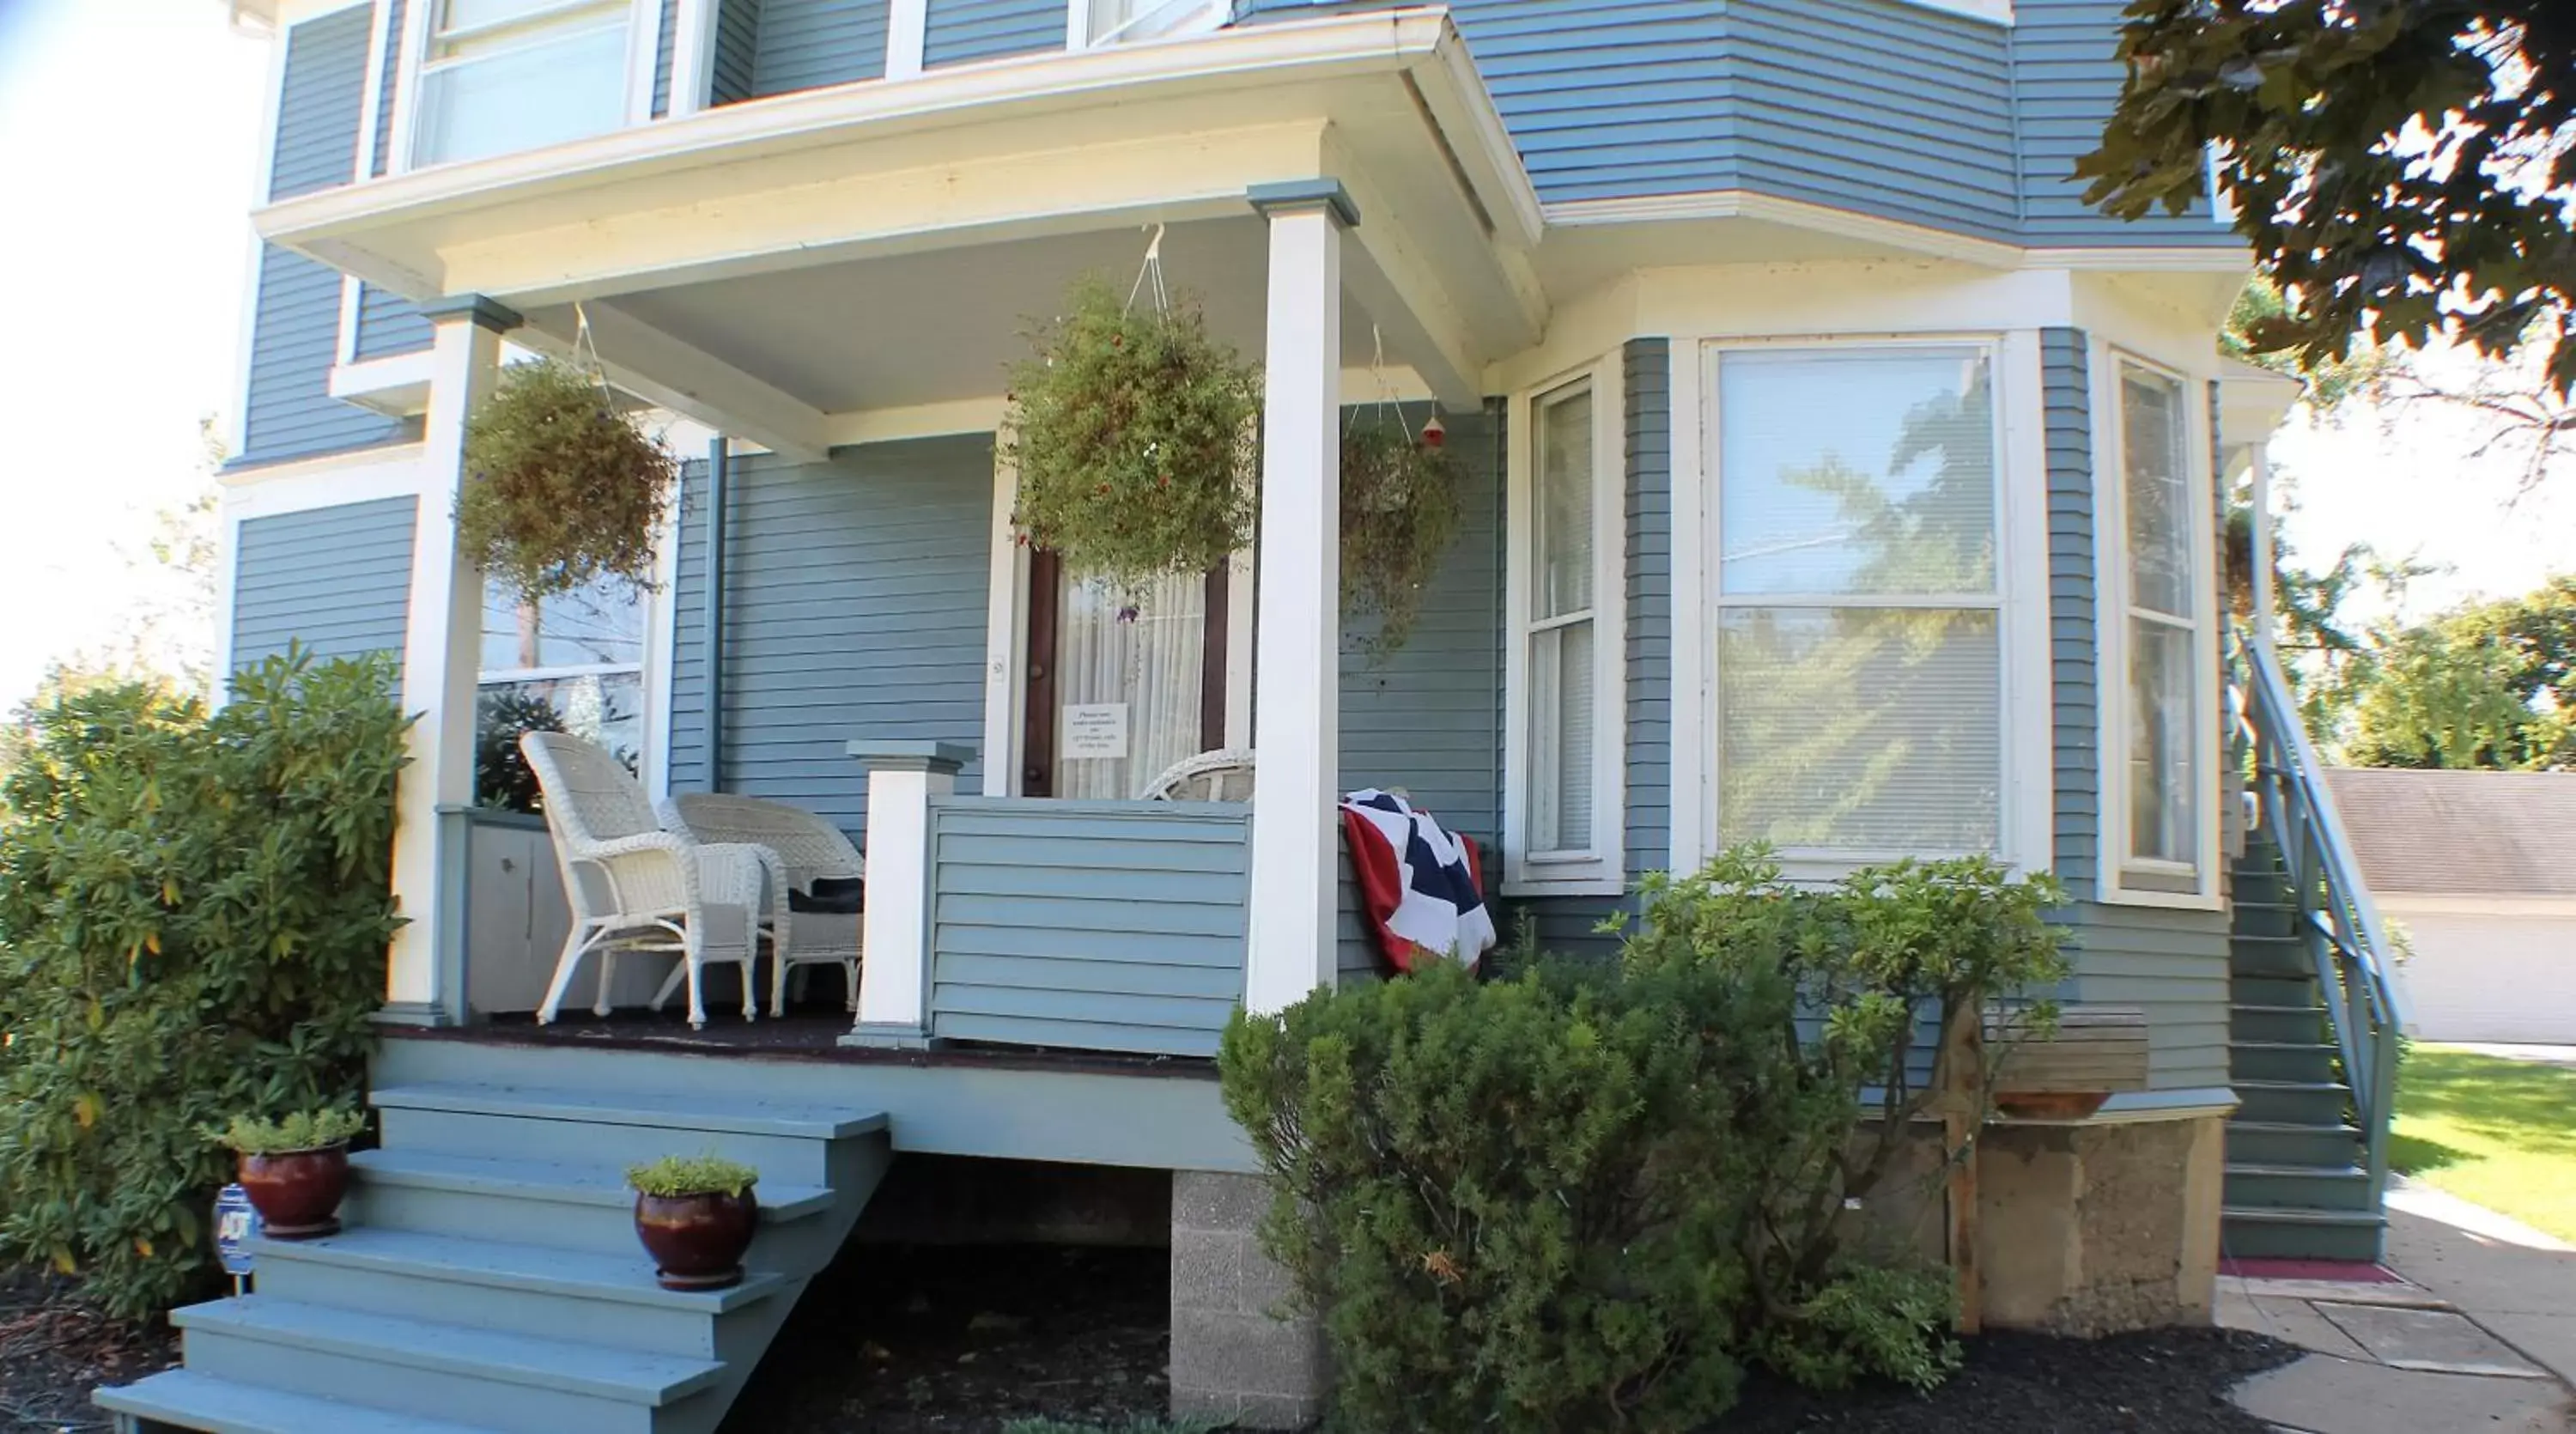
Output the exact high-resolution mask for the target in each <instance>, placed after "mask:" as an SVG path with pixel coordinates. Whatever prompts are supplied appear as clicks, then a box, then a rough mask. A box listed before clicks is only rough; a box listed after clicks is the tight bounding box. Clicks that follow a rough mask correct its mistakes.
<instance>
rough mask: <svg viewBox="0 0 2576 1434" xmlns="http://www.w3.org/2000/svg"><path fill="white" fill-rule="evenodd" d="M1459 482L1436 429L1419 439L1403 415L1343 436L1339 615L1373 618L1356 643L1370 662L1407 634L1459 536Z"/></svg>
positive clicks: (1379, 418) (1377, 417) (1370, 419)
mask: <svg viewBox="0 0 2576 1434" xmlns="http://www.w3.org/2000/svg"><path fill="white" fill-rule="evenodd" d="M1461 482H1462V475H1461V473H1460V469H1459V464H1458V460H1457V458H1456V457H1455V456H1454V455H1453V454H1451V453H1450V452H1449V451H1448V449H1447V448H1445V447H1444V446H1442V440H1441V434H1440V430H1439V429H1438V428H1437V427H1436V426H1432V427H1426V428H1425V430H1424V432H1423V433H1422V435H1421V436H1420V437H1418V438H1417V437H1416V436H1415V435H1413V434H1412V433H1410V432H1408V431H1406V428H1405V425H1404V422H1403V418H1402V415H1401V414H1388V413H1386V412H1384V411H1383V410H1381V411H1380V412H1379V413H1377V414H1373V415H1369V416H1365V417H1361V418H1359V419H1357V420H1356V421H1355V422H1353V423H1352V424H1351V426H1350V427H1349V429H1348V430H1347V431H1346V432H1345V433H1344V434H1343V435H1342V615H1343V617H1344V618H1346V619H1356V618H1363V617H1371V616H1374V617H1375V618H1376V619H1377V628H1376V631H1375V632H1373V633H1371V634H1369V635H1366V636H1363V637H1361V638H1360V639H1359V640H1358V644H1359V647H1360V649H1361V651H1363V652H1364V653H1366V654H1367V655H1368V656H1369V658H1370V659H1371V660H1372V661H1374V660H1377V659H1381V658H1383V657H1385V656H1386V655H1387V654H1388V653H1391V652H1393V651H1395V650H1396V649H1397V648H1399V647H1402V646H1403V645H1404V643H1405V639H1406V638H1408V637H1411V636H1412V635H1413V622H1414V619H1415V618H1416V617H1418V616H1419V615H1420V614H1421V611H1422V595H1423V593H1424V592H1425V591H1426V590H1427V589H1428V588H1429V586H1430V583H1431V578H1432V575H1433V574H1434V573H1436V572H1437V571H1439V567H1440V559H1441V556H1442V555H1443V554H1444V553H1446V552H1448V551H1449V544H1450V543H1451V541H1453V540H1454V539H1455V538H1456V537H1457V536H1458V524H1459V521H1460V519H1461V518H1462V517H1463V515H1464V512H1463V503H1462V500H1461V498H1460V486H1461Z"/></svg>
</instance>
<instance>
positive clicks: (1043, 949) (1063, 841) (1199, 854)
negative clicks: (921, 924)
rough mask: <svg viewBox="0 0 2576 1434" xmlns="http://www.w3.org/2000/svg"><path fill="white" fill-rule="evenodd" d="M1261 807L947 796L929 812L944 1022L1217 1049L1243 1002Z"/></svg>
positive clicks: (1046, 1041)
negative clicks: (1255, 826)
mask: <svg viewBox="0 0 2576 1434" xmlns="http://www.w3.org/2000/svg"><path fill="white" fill-rule="evenodd" d="M1250 848H1251V809H1250V808H1248V807H1245V806H1240V805H1231V804H1225V803H1213V802H1211V803H1197V802H1055V801H1027V800H1020V799H1012V798H991V797H945V798H939V799H936V800H934V801H933V802H932V803H931V807H930V849H931V860H930V885H931V892H930V948H931V949H930V958H931V991H930V1029H931V1034H932V1035H934V1036H938V1037H944V1038H947V1039H951V1040H971V1041H993V1042H999V1043H1005V1044H1010V1045H1030V1046H1050V1047H1056V1048H1060V1049H1074V1050H1097V1051H1118V1052H1125V1053H1133V1054H1144V1055H1187V1056H1212V1055H1214V1054H1216V1048H1217V1040H1218V1037H1219V1036H1220V1035H1221V1034H1222V1033H1223V1032H1224V1030H1225V1024H1226V1021H1227V1019H1228V1018H1229V1017H1231V1016H1232V1015H1233V1013H1234V1009H1235V1007H1236V1006H1238V1005H1240V1004H1242V1001H1243V963H1244V932H1245V923H1246V920H1247V914H1248V909H1249V901H1250V895H1251V890H1250V877H1249V874H1248V873H1249V861H1248V857H1249V853H1250Z"/></svg>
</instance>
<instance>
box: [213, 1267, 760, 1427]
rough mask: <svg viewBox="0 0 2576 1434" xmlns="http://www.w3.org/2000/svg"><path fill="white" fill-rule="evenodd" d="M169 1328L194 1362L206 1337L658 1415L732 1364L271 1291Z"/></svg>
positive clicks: (709, 1384)
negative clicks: (181, 1335) (184, 1339)
mask: <svg viewBox="0 0 2576 1434" xmlns="http://www.w3.org/2000/svg"><path fill="white" fill-rule="evenodd" d="M170 1322H171V1323H172V1324H174V1325H177V1326H178V1327H179V1328H180V1329H182V1330H184V1331H186V1332H187V1335H188V1341H189V1358H190V1359H191V1360H192V1361H194V1360H197V1359H199V1357H200V1346H201V1343H202V1342H203V1341H202V1337H203V1336H208V1335H213V1336H220V1337H222V1338H225V1339H229V1340H231V1341H234V1342H236V1343H238V1344H244V1345H254V1346H268V1347H270V1348H272V1349H284V1350H290V1351H303V1352H307V1353H313V1354H324V1355H340V1356H345V1357H349V1358H353V1359H357V1360H362V1361H365V1362H367V1363H370V1364H376V1365H397V1366H401V1367H403V1368H407V1369H415V1370H423V1371H427V1372H430V1373H434V1374H445V1375H454V1376H458V1377H460V1378H464V1379H469V1380H475V1381H479V1382H493V1383H501V1384H510V1385H521V1386H526V1387H528V1388H530V1389H539V1390H548V1391H553V1392H556V1393H561V1394H570V1395H577V1396H582V1397H585V1398H589V1399H595V1400H604V1401H608V1402H611V1403H616V1404H626V1405H637V1406H641V1407H644V1408H650V1409H658V1408H661V1407H662V1406H664V1405H667V1404H672V1403H675V1402H677V1401H679V1400H682V1399H685V1398H687V1397H688V1396H690V1395H692V1394H696V1393H698V1392H699V1391H701V1390H704V1389H709V1388H712V1387H713V1386H714V1385H715V1384H716V1383H717V1381H719V1380H721V1379H722V1378H723V1377H724V1366H723V1365H722V1364H720V1363H717V1362H716V1361H714V1360H708V1359H691V1358H689V1357H687V1356H684V1355H673V1354H653V1353H648V1352H645V1351H640V1350H628V1349H610V1348H607V1347H605V1346H601V1345H592V1344H576V1343H573V1342H571V1341H568V1340H559V1339H540V1338H536V1337H533V1336H529V1335H524V1334H511V1333H504V1332H501V1331H497V1330H485V1329H471V1328H468V1327H466V1326H463V1325H453V1324H440V1323H436V1322H434V1321H430V1320H417V1319H406V1318H403V1317H401V1316H397V1315H387V1314H371V1313H368V1312H365V1311H361V1310H347V1309H336V1308H331V1307H327V1306H323V1305H311V1304H303V1303H299V1302H297V1301H294V1300H284V1299H277V1298H274V1297H271V1296H265V1295H245V1296H243V1297H241V1298H239V1299H230V1300H218V1301H216V1302H214V1303H212V1304H202V1305H191V1306H189V1307H188V1308H186V1309H180V1310H173V1311H171V1314H170Z"/></svg>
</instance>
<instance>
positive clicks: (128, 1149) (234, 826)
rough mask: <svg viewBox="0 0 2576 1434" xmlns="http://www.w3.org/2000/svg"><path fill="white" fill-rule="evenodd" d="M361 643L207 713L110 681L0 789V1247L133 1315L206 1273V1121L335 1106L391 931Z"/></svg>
mask: <svg viewBox="0 0 2576 1434" xmlns="http://www.w3.org/2000/svg"><path fill="white" fill-rule="evenodd" d="M392 685H393V675H392V667H391V664H390V663H389V662H388V661H386V660H385V659H383V658H370V659H365V660H342V661H333V662H325V663H314V662H312V661H310V660H309V659H308V658H307V657H306V656H305V655H304V654H301V653H297V654H293V655H291V656H290V657H283V658H271V659H269V660H268V661H267V662H265V663H264V664H262V665H261V666H259V667H257V668H254V669H250V670H247V671H245V672H243V673H241V674H240V675H238V676H237V677H235V678H234V681H233V698H232V701H231V702H230V704H228V705H227V706H225V707H224V708H223V709H222V710H221V711H218V712H213V713H209V712H208V711H207V710H206V707H205V704H204V703H203V702H201V701H199V700H198V699H196V698H194V697H181V696H174V695H172V694H171V693H169V692H167V691H165V690H163V689H161V688H158V687H155V686H151V685H145V684H125V685H119V686H107V687H100V688H96V689H92V690H89V691H86V692H82V693H79V694H77V695H72V696H66V697H64V698H62V699H60V700H58V701H56V702H53V703H51V704H49V705H47V706H44V707H41V708H39V709H37V710H35V711H33V712H32V713H30V714H29V717H28V733H27V741H26V743H25V746H24V749H23V754H22V758H21V760H20V761H19V763H18V765H17V766H16V767H15V769H14V770H13V771H12V772H11V773H10V774H9V776H8V778H7V781H6V782H5V784H0V1261H49V1262H51V1263H52V1264H53V1265H54V1267H55V1268H57V1269H59V1270H61V1271H62V1272H64V1273H66V1274H77V1275H80V1276H81V1277H82V1279H83V1287H84V1292H85V1293H86V1294H87V1295H88V1296H89V1297H90V1298H92V1299H93V1300H94V1301H95V1302H96V1303H97V1304H98V1305H99V1306H100V1307H101V1308H103V1309H104V1310H106V1311H107V1312H108V1313H110V1314H113V1315H116V1316H119V1317H124V1318H135V1317H140V1316H143V1315H146V1314H150V1313H152V1312H154V1311H157V1310H160V1309H164V1308H167V1307H168V1306H170V1305H171V1304H173V1303H176V1302H178V1301H179V1300H181V1299H184V1298H186V1297H188V1296H190V1295H192V1294H195V1293H197V1292H199V1291H201V1290H203V1289H205V1288H207V1287H209V1286H210V1285H211V1284H212V1280H213V1273H214V1267H213V1260H212V1250H213V1243H214V1242H213V1233H212V1230H211V1229H210V1223H211V1220H210V1215H211V1207H212V1204H213V1200H214V1195H215V1191H216V1190H217V1189H218V1188H219V1187H220V1186H222V1185H223V1184H224V1183H225V1181H226V1180H228V1179H229V1178H231V1171H232V1168H233V1160H232V1157H231V1156H230V1155H229V1154H227V1153H226V1152H225V1151H224V1150H223V1149H221V1148H220V1147H218V1146H217V1145H215V1144H214V1143H212V1142H210V1141H208V1140H207V1138H206V1136H205V1130H206V1129H207V1128H208V1127H210V1126H214V1125H219V1124H221V1123H223V1122H225V1121H227V1120H230V1119H231V1118H233V1117H236V1116H242V1117H249V1118H252V1119H261V1118H267V1119H276V1118H280V1117H285V1116H289V1115H292V1114H294V1113H297V1112H310V1111H313V1110H316V1109H323V1108H338V1109H346V1108H352V1107H354V1106H356V1105H357V1103H358V1101H359V1098H360V1096H361V1095H362V1094H363V1092H364V1087H365V1062H364V1057H365V1052H366V1047H367V1039H368V1023H367V1017H368V1014H369V1013H370V1012H371V1011H373V1010H374V1009H375V1007H376V1005H377V1002H378V1001H379V999H380V998H381V997H382V995H383V992H384V976H385V947H386V943H387V942H388V941H389V940H390V939H391V938H392V936H393V933H394V929H395V928H396V926H398V925H399V924H400V922H399V920H398V919H397V918H396V916H395V914H394V904H393V899H392V896H391V892H390V883H389V866H390V863H391V860H392V852H393V828H394V817H393V813H394V781H395V777H396V775H397V774H398V773H399V772H400V771H401V769H402V766H403V763H404V760H405V758H404V751H403V736H404V729H405V728H406V727H407V726H408V725H409V724H408V721H407V719H405V718H404V717H403V715H402V713H401V710H400V708H399V707H398V706H397V705H396V703H395V701H394V698H393V696H392Z"/></svg>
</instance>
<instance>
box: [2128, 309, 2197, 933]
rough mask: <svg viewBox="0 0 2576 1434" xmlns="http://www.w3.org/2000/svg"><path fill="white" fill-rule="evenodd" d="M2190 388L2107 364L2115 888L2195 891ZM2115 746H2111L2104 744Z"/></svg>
mask: <svg viewBox="0 0 2576 1434" xmlns="http://www.w3.org/2000/svg"><path fill="white" fill-rule="evenodd" d="M2190 392H2191V391H2190V389H2189V388H2188V387H2187V386H2186V385H2185V384H2184V383H2183V382H2182V380H2180V379H2178V378H2175V377H2174V376H2172V375H2170V374H2167V373H2164V372H2162V371H2160V370H2157V369H2153V368H2150V367H2148V366H2146V365H2145V364H2141V363H2138V362H2136V361H2134V360H2130V359H2122V360H2121V361H2120V363H2119V400H2118V402H2119V411H2118V415H2117V419H2118V423H2119V454H2120V466H2119V475H2120V487H2121V509H2122V513H2121V519H2120V521H2121V526H2120V528H2119V532H2120V533H2121V535H2122V542H2121V544H2120V552H2119V556H2118V557H2117V559H2116V560H2115V561H2116V563H2117V565H2118V568H2119V570H2120V575H2121V588H2122V608H2121V611H2120V613H2119V619H2120V622H2121V624H2122V626H2121V630H2120V637H2121V639H2122V644H2123V646H2124V647H2125V654H2124V656H2125V662H2126V666H2127V669H2128V670H2127V672H2126V674H2125V688H2126V692H2127V705H2126V712H2127V721H2126V731H2125V732H2124V733H2122V734H2120V735H2121V737H2122V738H2123V739H2124V740H2123V741H2122V742H2121V749H2124V750H2122V756H2123V758H2124V768H2123V777H2124V783H2123V786H2124V791H2123V794H2122V796H2123V802H2124V804H2125V807H2126V810H2125V811H2123V812H2120V813H2118V814H2117V816H2116V817H2115V820H2116V821H2117V822H2118V823H2119V824H2120V826H2121V828H2122V830H2123V831H2124V833H2125V836H2124V841H2123V850H2122V861H2121V867H2120V872H2119V885H2120V887H2122V888H2124V889H2126V890H2128V891H2132V892H2164V893H2173V894H2181V895H2197V894H2199V893H2200V892H2201V890H2202V885H2203V881H2202V875H2203V869H2204V865H2205V856H2206V853H2205V852H2204V851H2203V849H2202V848H2203V844H2204V838H2203V834H2202V830H2201V827H2202V819H2203V812H2202V794H2201V790H2200V789H2201V783H2202V779H2203V766H2202V751H2201V748H2202V739H2203V731H2202V725H2203V723H2204V722H2207V721H2210V720H2213V719H2212V718H2211V717H2210V715H2209V714H2208V713H2207V712H2205V711H2204V710H2203V709H2204V708H2205V707H2207V706H2209V705H2210V704H2208V703H2205V702H2204V701H2203V700H2202V697H2203V693H2202V683H2201V680H2200V673H2201V669H2202V656H2201V647H2202V638H2203V636H2204V631H2203V629H2204V626H2205V624H2206V623H2207V621H2208V620H2209V619H2208V615H2207V614H2206V613H2205V612H2204V603H2203V602H2202V592H2201V589H2202V588H2203V587H2204V586H2206V584H2205V583H2204V582H2203V581H2202V576H2201V563H2200V561H2199V559H2198V557H2197V553H2196V549H2197V534H2198V531H2199V529H2200V527H2201V520H2202V518H2203V516H2204V515H2203V513H2202V511H2201V510H2202V508H2203V507H2204V506H2206V505H2205V504H2204V503H2203V502H2202V500H2201V497H2200V496H2199V495H2200V494H2201V493H2202V491H2203V490H2202V489H2201V487H2200V486H2199V485H2198V484H2197V483H2196V482H2195V481H2194V480H2193V475H2194V474H2195V473H2196V472H2197V471H2199V467H2200V465H2198V464H2196V463H2194V462H2193V461H2192V452H2193V443H2192V437H2191V434H2192V423H2191V417H2190V397H2189V396H2190ZM2115 750H2117V749H2115Z"/></svg>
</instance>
